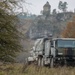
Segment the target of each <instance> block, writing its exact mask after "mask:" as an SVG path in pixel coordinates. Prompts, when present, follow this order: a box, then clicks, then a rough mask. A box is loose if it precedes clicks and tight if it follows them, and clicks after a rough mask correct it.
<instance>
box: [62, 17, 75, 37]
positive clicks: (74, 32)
mask: <svg viewBox="0 0 75 75" xmlns="http://www.w3.org/2000/svg"><path fill="white" fill-rule="evenodd" d="M62 37H64V38H75V18H74V19H73V21H71V22H68V24H67V27H66V29H65V30H64V31H63V32H62Z"/></svg>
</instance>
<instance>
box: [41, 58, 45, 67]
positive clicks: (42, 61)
mask: <svg viewBox="0 0 75 75" xmlns="http://www.w3.org/2000/svg"><path fill="white" fill-rule="evenodd" d="M41 66H44V59H43V58H42V59H41Z"/></svg>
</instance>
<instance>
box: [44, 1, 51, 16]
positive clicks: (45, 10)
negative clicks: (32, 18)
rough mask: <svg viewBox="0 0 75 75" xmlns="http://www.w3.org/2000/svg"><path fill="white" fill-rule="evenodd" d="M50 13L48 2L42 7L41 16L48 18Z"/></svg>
mask: <svg viewBox="0 0 75 75" xmlns="http://www.w3.org/2000/svg"><path fill="white" fill-rule="evenodd" d="M50 13H51V5H50V4H49V2H48V1H47V2H46V4H45V5H44V6H43V15H45V16H47V15H48V16H49V15H50Z"/></svg>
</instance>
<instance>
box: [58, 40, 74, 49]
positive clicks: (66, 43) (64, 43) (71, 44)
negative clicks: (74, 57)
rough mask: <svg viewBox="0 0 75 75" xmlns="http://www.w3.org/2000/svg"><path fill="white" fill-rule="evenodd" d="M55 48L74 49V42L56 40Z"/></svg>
mask: <svg viewBox="0 0 75 75" xmlns="http://www.w3.org/2000/svg"><path fill="white" fill-rule="evenodd" d="M57 47H71V48H74V47H75V40H58V41H57Z"/></svg>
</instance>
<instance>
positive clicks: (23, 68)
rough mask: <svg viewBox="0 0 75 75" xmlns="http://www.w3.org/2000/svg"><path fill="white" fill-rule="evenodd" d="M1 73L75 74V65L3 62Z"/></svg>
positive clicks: (0, 66)
mask: <svg viewBox="0 0 75 75" xmlns="http://www.w3.org/2000/svg"><path fill="white" fill-rule="evenodd" d="M0 75H75V67H66V66H65V67H57V68H48V67H38V66H35V65H29V66H27V65H24V64H18V63H15V64H2V65H0Z"/></svg>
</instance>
